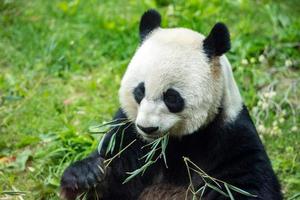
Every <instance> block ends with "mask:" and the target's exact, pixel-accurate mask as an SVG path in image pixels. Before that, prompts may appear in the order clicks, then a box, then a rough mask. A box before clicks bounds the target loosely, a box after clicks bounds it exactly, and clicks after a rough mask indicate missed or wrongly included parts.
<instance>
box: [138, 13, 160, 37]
mask: <svg viewBox="0 0 300 200" xmlns="http://www.w3.org/2000/svg"><path fill="white" fill-rule="evenodd" d="M160 23H161V17H160V14H159V13H158V12H157V11H156V10H153V9H150V10H148V11H146V12H145V13H144V14H143V16H142V18H141V22H140V38H141V41H143V40H144V39H145V37H146V36H147V35H148V34H149V33H150V32H151V31H153V30H154V29H156V28H157V27H159V26H160Z"/></svg>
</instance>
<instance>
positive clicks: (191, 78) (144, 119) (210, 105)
mask: <svg viewBox="0 0 300 200" xmlns="http://www.w3.org/2000/svg"><path fill="white" fill-rule="evenodd" d="M203 39H204V36H203V35H201V34H199V33H197V32H194V31H192V30H189V29H184V28H174V29H162V28H158V29H156V30H154V31H153V32H152V33H151V34H150V35H149V36H148V37H147V39H146V40H145V41H144V42H143V44H142V45H141V46H140V47H139V48H138V49H137V51H136V53H135V55H134V56H133V58H132V60H131V62H130V63H129V66H128V68H127V71H126V73H125V75H124V77H123V79H122V82H121V88H120V91H119V97H120V103H121V107H122V108H123V110H124V111H125V113H126V114H127V116H128V117H129V119H130V120H132V121H133V122H135V123H136V124H139V125H141V126H144V127H149V126H158V127H159V132H160V133H161V134H163V133H165V132H169V133H170V135H173V136H182V135H184V134H191V133H193V132H194V131H195V130H197V129H199V128H200V127H202V126H205V125H206V124H207V123H209V122H210V121H212V120H213V119H214V117H215V116H216V114H217V112H218V108H219V107H220V106H221V104H222V107H224V108H225V116H224V117H225V121H230V120H234V118H235V117H236V115H237V114H238V113H239V111H240V110H241V107H242V99H241V96H240V93H239V91H238V88H237V86H236V83H235V81H234V78H233V75H232V71H231V66H230V64H229V62H228V60H227V58H226V57H225V56H222V57H220V65H221V68H222V69H219V67H220V66H210V64H209V61H208V58H207V56H206V55H205V54H204V52H203V49H202V42H203ZM218 71H219V73H218ZM140 82H144V83H145V89H146V95H145V98H144V99H143V100H142V102H141V103H140V105H139V104H137V103H136V101H135V100H134V97H133V93H132V92H133V89H134V88H135V87H136V86H137V85H138V84H139V83H140ZM170 87H172V88H174V89H176V90H177V91H178V92H179V93H180V94H181V96H182V97H183V98H184V100H185V107H184V109H183V111H182V112H180V113H171V112H169V111H168V109H167V107H166V105H165V104H164V102H163V100H162V94H163V92H165V91H166V90H167V89H169V88H170ZM222 99H223V102H221V101H222ZM138 131H139V133H140V134H141V135H143V136H145V134H144V133H143V132H142V131H141V130H138Z"/></svg>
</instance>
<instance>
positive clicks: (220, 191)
mask: <svg viewBox="0 0 300 200" xmlns="http://www.w3.org/2000/svg"><path fill="white" fill-rule="evenodd" d="M206 185H207V186H208V187H210V188H211V189H213V190H214V191H216V192H219V193H220V194H222V195H223V196H225V197H229V196H228V194H226V193H225V192H223V191H222V190H221V189H219V188H218V187H216V186H214V185H212V184H210V183H206Z"/></svg>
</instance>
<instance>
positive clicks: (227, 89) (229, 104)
mask: <svg viewBox="0 0 300 200" xmlns="http://www.w3.org/2000/svg"><path fill="white" fill-rule="evenodd" d="M220 64H221V68H222V73H223V81H224V88H223V98H222V103H221V107H222V116H223V119H224V122H225V123H226V122H232V121H234V120H235V119H236V118H237V116H238V114H239V113H240V112H241V110H242V107H243V100H242V97H241V94H240V91H239V89H238V87H237V84H236V82H235V80H234V77H233V73H232V69H231V65H230V63H229V61H228V59H227V58H226V57H225V56H221V57H220Z"/></svg>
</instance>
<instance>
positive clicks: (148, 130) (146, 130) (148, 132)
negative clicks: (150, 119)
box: [137, 124, 158, 134]
mask: <svg viewBox="0 0 300 200" xmlns="http://www.w3.org/2000/svg"><path fill="white" fill-rule="evenodd" d="M137 127H138V128H139V129H141V130H142V131H143V132H145V133H147V134H150V133H153V132H155V131H157V130H158V127H157V126H156V127H143V126H140V125H138V124H137Z"/></svg>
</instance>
